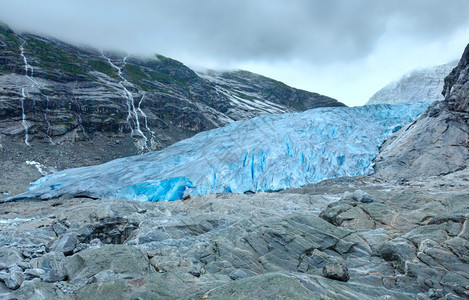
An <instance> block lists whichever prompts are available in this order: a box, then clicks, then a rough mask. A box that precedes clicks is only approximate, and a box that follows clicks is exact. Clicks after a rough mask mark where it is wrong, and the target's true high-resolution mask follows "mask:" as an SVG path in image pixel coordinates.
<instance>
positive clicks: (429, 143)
mask: <svg viewBox="0 0 469 300" xmlns="http://www.w3.org/2000/svg"><path fill="white" fill-rule="evenodd" d="M442 94H443V95H444V96H445V100H444V101H441V102H435V103H433V104H432V105H431V106H430V107H429V108H428V110H427V111H426V112H425V114H423V115H422V116H421V117H420V118H418V119H417V120H416V121H414V122H413V123H412V124H410V125H408V126H407V127H406V128H405V129H403V130H401V131H399V132H398V133H396V135H395V136H393V137H392V138H390V139H389V140H388V141H386V143H385V144H384V145H383V146H382V149H381V153H380V155H379V156H378V157H377V158H376V176H379V177H382V178H386V179H388V180H389V179H393V178H396V179H410V178H415V177H425V176H438V175H445V174H449V173H453V172H455V171H458V170H463V169H466V168H467V165H468V163H469V153H468V147H469V47H467V48H466V50H465V51H464V54H463V56H462V58H461V60H460V61H459V64H458V65H457V66H456V67H455V68H454V69H453V70H452V71H451V73H450V74H449V75H448V76H447V77H446V78H445V84H444V89H443V92H442Z"/></svg>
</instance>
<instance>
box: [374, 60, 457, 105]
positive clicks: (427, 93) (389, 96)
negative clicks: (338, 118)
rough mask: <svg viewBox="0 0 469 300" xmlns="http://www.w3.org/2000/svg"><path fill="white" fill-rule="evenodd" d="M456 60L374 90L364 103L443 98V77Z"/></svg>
mask: <svg viewBox="0 0 469 300" xmlns="http://www.w3.org/2000/svg"><path fill="white" fill-rule="evenodd" d="M456 64H457V62H451V63H448V64H444V65H438V66H434V67H430V68H425V69H422V70H417V71H414V72H411V73H409V74H406V75H404V76H403V77H402V78H401V79H399V80H398V81H395V82H391V83H390V84H388V85H386V86H385V87H384V88H382V89H381V90H379V91H378V92H376V93H375V94H374V95H373V96H372V97H371V98H370V100H368V102H367V103H366V104H383V103H404V102H413V101H436V100H439V101H441V100H443V99H444V97H443V96H442V95H441V90H442V89H443V84H444V78H445V76H446V75H448V73H449V72H451V70H452V69H453V68H454V67H455V66H456Z"/></svg>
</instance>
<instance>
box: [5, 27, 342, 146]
mask: <svg viewBox="0 0 469 300" xmlns="http://www.w3.org/2000/svg"><path fill="white" fill-rule="evenodd" d="M0 46H1V56H0V62H1V66H0V87H1V90H0V105H1V106H0V112H1V113H0V132H1V133H2V134H4V135H9V136H18V137H22V138H23V139H24V141H25V143H26V144H32V143H35V142H37V141H45V142H48V143H49V142H50V143H55V142H58V141H61V140H63V139H67V138H68V139H72V140H86V139H91V138H92V137H93V134H95V133H96V132H100V133H106V134H118V133H121V132H123V133H126V134H130V135H131V136H132V137H133V138H134V139H135V142H136V145H137V147H138V148H140V149H141V150H143V149H145V148H150V149H155V148H158V147H163V146H167V145H169V144H171V143H173V142H174V141H177V140H180V139H181V138H183V137H187V136H190V135H193V134H195V133H197V132H200V131H203V130H207V129H212V128H216V127H220V126H224V125H227V124H229V123H231V122H233V121H236V120H241V119H246V118H250V117H252V116H257V115H260V114H263V113H281V112H287V111H289V112H291V111H303V110H306V109H310V108H314V107H322V106H343V104H341V103H339V102H338V101H336V100H334V99H331V98H329V97H326V96H321V95H318V94H315V93H309V92H305V91H301V90H297V89H294V88H291V87H288V86H287V85H285V84H283V83H281V82H278V81H275V80H272V79H269V78H266V77H263V76H260V75H256V74H253V73H249V72H246V71H236V72H226V73H214V72H210V73H209V74H216V75H205V76H202V77H201V76H199V75H197V74H196V73H195V72H194V71H192V70H191V69H189V68H188V67H186V66H185V65H183V64H182V63H180V62H178V61H175V60H172V59H170V58H166V57H164V56H161V55H156V56H155V57H153V58H147V59H143V58H136V57H131V56H122V55H119V54H115V53H107V52H99V51H96V50H93V49H86V48H79V47H75V46H72V45H68V44H65V43H62V42H60V41H56V40H52V39H45V38H43V37H38V36H33V35H27V34H23V35H18V34H16V33H14V32H12V31H11V30H10V29H8V27H5V26H2V27H0ZM207 78H208V79H209V80H207Z"/></svg>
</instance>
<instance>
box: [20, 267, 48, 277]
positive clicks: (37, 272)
mask: <svg viewBox="0 0 469 300" xmlns="http://www.w3.org/2000/svg"><path fill="white" fill-rule="evenodd" d="M45 274H46V272H45V271H44V270H43V269H39V268H34V269H26V270H24V276H25V280H31V279H33V278H44V275H45Z"/></svg>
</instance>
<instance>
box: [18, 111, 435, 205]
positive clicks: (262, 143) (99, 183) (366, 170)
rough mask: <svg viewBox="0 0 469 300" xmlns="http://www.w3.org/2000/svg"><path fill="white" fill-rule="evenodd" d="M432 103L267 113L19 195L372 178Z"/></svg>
mask: <svg viewBox="0 0 469 300" xmlns="http://www.w3.org/2000/svg"><path fill="white" fill-rule="evenodd" d="M428 105H429V103H427V102H415V103H408V104H397V105H369V106H361V107H353V108H347V107H340V108H318V109H312V110H308V111H305V112H302V113H291V114H283V115H263V116H260V117H257V118H254V119H250V120H246V121H239V122H234V123H232V124H230V125H228V126H226V127H223V128H218V129H215V130H211V131H206V132H202V133H199V134H197V135H196V136H194V137H192V138H190V139H186V140H183V141H180V142H178V143H176V144H173V145H172V146H170V147H168V148H166V149H164V150H162V151H157V152H150V153H147V154H143V155H138V156H133V157H126V158H121V159H117V160H113V161H110V162H108V163H105V164H102V165H97V166H92V167H83V168H77V169H69V170H64V171H61V172H57V173H54V174H51V175H48V176H45V177H43V178H40V179H39V180H37V181H36V182H34V183H32V184H31V187H30V188H29V191H28V192H26V193H23V194H20V195H17V196H14V197H12V198H11V200H13V199H21V198H28V197H41V198H43V199H47V198H52V197H57V196H60V195H63V194H71V195H88V196H91V197H98V198H101V197H120V198H127V199H136V200H150V201H158V200H177V199H181V198H182V197H183V195H184V194H185V193H186V194H190V195H200V194H208V193H222V192H232V193H242V192H246V191H255V192H260V191H273V190H279V189H285V188H290V187H299V186H302V185H305V184H308V183H315V182H319V181H321V180H324V179H328V178H334V177H341V176H357V175H367V174H370V173H371V172H372V171H373V168H372V166H371V165H370V164H371V162H372V160H373V158H374V157H375V156H376V155H377V154H378V151H379V146H380V145H381V144H382V142H383V141H384V140H385V139H386V138H387V137H389V136H390V134H391V133H392V132H394V131H396V130H397V129H399V128H400V127H402V126H404V125H406V124H408V123H410V122H411V121H413V120H414V119H416V118H417V117H418V116H419V115H420V114H422V113H423V112H424V111H425V109H426V108H427V106H428Z"/></svg>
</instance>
